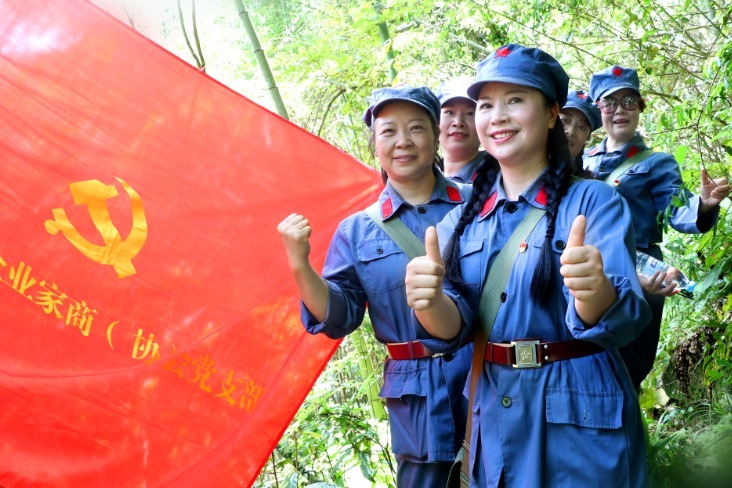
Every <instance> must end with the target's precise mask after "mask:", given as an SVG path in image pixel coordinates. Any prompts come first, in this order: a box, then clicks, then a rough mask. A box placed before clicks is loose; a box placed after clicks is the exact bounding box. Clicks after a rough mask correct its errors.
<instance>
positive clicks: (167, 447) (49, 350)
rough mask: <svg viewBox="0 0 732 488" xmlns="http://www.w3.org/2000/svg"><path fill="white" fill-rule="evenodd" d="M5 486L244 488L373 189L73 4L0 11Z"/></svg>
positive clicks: (296, 386)
mask: <svg viewBox="0 0 732 488" xmlns="http://www.w3.org/2000/svg"><path fill="white" fill-rule="evenodd" d="M0 112H1V113H0V120H2V123H1V127H2V128H1V129H0V204H1V205H2V211H1V212H0V303H2V308H1V309H0V317H1V319H0V344H1V345H0V486H3V487H7V488H10V487H20V486H23V487H26V486H59V487H61V486H64V487H72V486H73V487H91V486H105V487H108V486H120V487H142V486H146V487H158V486H160V487H162V486H170V487H173V486H175V487H188V486H195V487H201V486H225V487H231V486H249V485H251V484H252V483H253V482H254V480H255V479H256V477H257V474H258V473H259V471H260V469H261V468H262V466H263V465H264V463H265V462H266V460H267V458H268V456H269V454H270V452H271V451H272V449H273V448H274V446H275V445H276V444H277V442H278V440H279V436H280V435H281V433H282V432H283V431H284V430H285V428H286V427H287V425H288V424H289V422H290V420H291V419H292V418H293V416H294V414H295V412H296V411H297V408H298V407H299V406H300V404H301V403H302V401H303V399H304V398H305V396H306V395H307V393H308V391H309V390H310V388H311V387H312V385H313V383H314V382H315V380H316V378H317V376H318V374H319V373H320V371H321V370H322V369H323V367H324V366H325V364H326V362H327V361H328V359H329V358H330V356H331V355H332V353H333V351H334V350H335V348H336V347H337V345H338V343H337V342H335V341H331V340H329V339H327V338H325V337H322V336H309V335H307V334H306V333H305V332H304V329H303V327H302V325H301V324H300V320H299V303H298V300H297V295H298V293H297V290H296V287H295V285H294V282H293V280H292V278H291V274H290V272H289V269H288V267H287V263H286V258H285V253H284V249H283V246H282V243H281V239H280V237H279V234H278V233H277V230H276V227H277V223H278V222H279V221H280V220H281V219H282V218H283V217H284V216H286V215H287V214H289V213H290V212H293V211H297V212H301V213H303V214H305V215H307V216H308V218H309V219H310V221H311V223H312V226H313V228H316V229H317V235H316V236H314V238H313V239H312V241H311V242H312V246H313V250H312V254H311V255H312V256H314V259H315V261H316V263H317V264H318V266H320V265H322V260H323V258H324V254H325V250H326V248H327V245H328V242H329V240H330V236H331V235H332V234H333V232H334V231H335V228H336V225H337V223H338V222H339V221H340V220H341V219H342V218H343V217H345V216H346V215H348V214H350V213H352V212H354V211H355V210H357V209H359V208H365V207H366V206H367V205H368V204H369V203H370V202H372V201H374V200H375V198H376V194H377V193H378V191H379V190H380V188H381V182H380V178H379V175H378V174H377V173H376V172H375V171H373V170H372V169H370V168H368V167H367V166H365V165H363V164H361V163H359V162H357V161H356V160H354V159H352V158H350V157H348V156H347V155H345V154H344V153H342V152H341V151H339V150H337V149H336V148H334V147H332V146H330V145H328V144H326V143H325V142H324V141H322V140H321V139H318V138H317V137H315V136H313V135H311V134H310V133H308V132H306V131H304V130H302V129H300V128H298V127H297V126H295V125H293V124H291V123H289V122H288V121H286V120H283V119H282V118H280V117H278V116H277V115H274V114H272V113H271V112H269V111H267V110H265V109H263V108H261V107H259V106H257V105H256V104H254V103H252V102H251V101H249V100H247V99H246V98H244V97H242V96H240V95H238V94H237V93H235V92H233V91H231V90H229V89H228V88H226V87H225V86H223V85H222V84H220V83H217V82H215V81H213V80H212V79H211V78H209V77H208V76H207V75H206V74H203V73H201V72H199V71H198V70H196V69H195V68H193V67H192V66H190V65H188V64H186V63H184V62H183V61H181V60H180V59H178V58H177V57H175V56H173V55H171V54H170V53H168V52H167V51H165V50H163V49H162V48H160V47H159V46H157V45H155V44H154V43H152V42H150V41H149V40H148V39H146V38H144V37H142V36H140V35H139V34H137V33H136V32H134V31H133V30H132V29H130V28H129V27H127V26H125V25H123V24H122V23H120V22H118V21H117V20H115V19H113V18H112V17H110V16H108V15H107V14H105V13H104V12H102V11H101V10H99V9H97V8H96V7H94V6H93V5H91V4H89V3H88V2H86V1H83V0H3V1H2V2H0Z"/></svg>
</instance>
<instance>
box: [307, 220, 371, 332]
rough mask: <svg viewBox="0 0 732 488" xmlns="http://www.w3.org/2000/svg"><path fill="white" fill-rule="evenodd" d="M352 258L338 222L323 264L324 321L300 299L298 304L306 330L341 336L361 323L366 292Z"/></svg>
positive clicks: (344, 234)
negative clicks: (325, 294) (314, 314)
mask: <svg viewBox="0 0 732 488" xmlns="http://www.w3.org/2000/svg"><path fill="white" fill-rule="evenodd" d="M355 259H356V258H355V252H354V250H353V248H352V246H351V243H350V242H349V240H348V237H347V236H346V233H345V232H344V230H343V223H341V224H340V225H339V226H338V229H337V230H336V233H335V235H334V236H333V240H331V243H330V247H329V248H328V255H327V256H326V258H325V264H324V265H323V279H324V280H325V282H326V284H327V285H328V308H327V311H326V316H325V320H324V321H323V322H318V321H317V319H316V318H315V317H313V315H312V314H311V313H310V311H309V310H308V309H307V307H306V306H305V305H304V304H303V303H302V302H301V304H300V317H301V320H302V323H303V325H304V326H305V330H306V331H307V332H308V333H310V334H320V333H323V334H325V335H327V336H328V337H330V338H331V339H340V338H341V337H344V336H346V335H348V334H350V333H351V332H353V331H354V330H355V329H356V327H358V326H359V325H361V322H362V321H363V316H364V312H365V310H366V292H365V291H364V289H363V287H362V286H361V281H360V280H359V278H358V274H357V272H356V263H355Z"/></svg>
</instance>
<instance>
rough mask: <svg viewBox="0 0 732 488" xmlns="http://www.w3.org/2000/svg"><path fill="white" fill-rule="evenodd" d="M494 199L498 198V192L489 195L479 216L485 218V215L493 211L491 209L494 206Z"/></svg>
mask: <svg viewBox="0 0 732 488" xmlns="http://www.w3.org/2000/svg"><path fill="white" fill-rule="evenodd" d="M496 198H498V192H495V191H494V192H493V193H491V196H489V197H488V200H486V201H485V203H484V204H483V208H482V209H480V216H481V217H485V216H486V215H487V214H489V213H490V212H491V210H493V207H495V206H496Z"/></svg>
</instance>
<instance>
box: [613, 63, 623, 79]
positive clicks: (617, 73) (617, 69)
mask: <svg viewBox="0 0 732 488" xmlns="http://www.w3.org/2000/svg"><path fill="white" fill-rule="evenodd" d="M622 74H623V69H622V68H621V67H620V66H615V67H614V68H613V76H616V77H617V76H620V75H622Z"/></svg>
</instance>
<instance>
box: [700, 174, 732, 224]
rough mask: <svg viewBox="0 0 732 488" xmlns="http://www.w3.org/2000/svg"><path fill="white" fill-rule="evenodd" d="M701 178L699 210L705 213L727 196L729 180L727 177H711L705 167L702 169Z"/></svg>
mask: <svg viewBox="0 0 732 488" xmlns="http://www.w3.org/2000/svg"><path fill="white" fill-rule="evenodd" d="M701 179H702V181H701V189H700V190H701V191H700V197H701V203H702V207H703V208H702V209H701V211H702V213H705V212H707V211H709V210H711V209H712V208H714V207H716V206H717V205H719V203H720V202H721V201H722V200H724V199H725V198H727V197H728V196H729V182H728V181H727V178H717V179H711V178H710V177H709V174H708V173H707V170H706V169H702V171H701Z"/></svg>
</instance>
